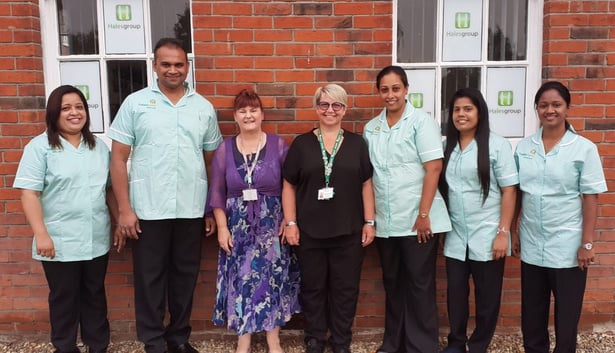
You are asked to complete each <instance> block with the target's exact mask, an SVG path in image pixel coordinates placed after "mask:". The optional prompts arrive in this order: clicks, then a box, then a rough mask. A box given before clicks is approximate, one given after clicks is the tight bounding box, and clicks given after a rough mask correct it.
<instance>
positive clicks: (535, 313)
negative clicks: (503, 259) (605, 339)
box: [521, 262, 587, 353]
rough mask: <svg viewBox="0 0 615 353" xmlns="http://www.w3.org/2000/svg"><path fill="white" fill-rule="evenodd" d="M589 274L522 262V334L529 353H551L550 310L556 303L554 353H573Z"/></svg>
mask: <svg viewBox="0 0 615 353" xmlns="http://www.w3.org/2000/svg"><path fill="white" fill-rule="evenodd" d="M586 281H587V270H585V271H583V270H581V269H580V268H578V267H572V268H547V267H540V266H534V265H530V264H527V263H525V262H521V331H522V333H523V347H524V348H525V352H526V353H549V328H548V326H549V306H550V304H551V293H553V301H554V303H555V307H554V309H555V310H554V313H555V315H554V316H555V350H554V351H553V353H574V352H576V347H577V326H578V324H579V318H580V317H581V309H582V306H583V295H584V293H585V283H586Z"/></svg>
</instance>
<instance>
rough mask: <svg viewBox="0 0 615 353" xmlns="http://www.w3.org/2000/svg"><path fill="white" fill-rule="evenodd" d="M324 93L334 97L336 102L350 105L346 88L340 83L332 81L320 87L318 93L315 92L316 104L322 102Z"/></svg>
mask: <svg viewBox="0 0 615 353" xmlns="http://www.w3.org/2000/svg"><path fill="white" fill-rule="evenodd" d="M323 94H326V95H328V96H329V97H331V98H333V99H334V100H335V101H336V102H339V103H342V104H344V105H345V106H346V107H347V106H348V93H346V90H345V89H344V88H343V87H342V86H340V85H337V84H335V83H330V84H328V85H326V86H323V87H318V89H316V93H314V106H317V105H318V103H320V99H321V98H322V95H323Z"/></svg>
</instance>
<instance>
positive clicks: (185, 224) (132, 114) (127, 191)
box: [108, 38, 222, 353]
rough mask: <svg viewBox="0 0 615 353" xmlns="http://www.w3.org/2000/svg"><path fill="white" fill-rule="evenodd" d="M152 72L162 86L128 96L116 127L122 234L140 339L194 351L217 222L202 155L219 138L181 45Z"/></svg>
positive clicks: (168, 50) (152, 347)
mask: <svg viewBox="0 0 615 353" xmlns="http://www.w3.org/2000/svg"><path fill="white" fill-rule="evenodd" d="M153 68H154V71H155V72H156V75H157V81H156V82H155V83H154V84H153V85H152V86H150V87H146V88H144V89H142V90H140V91H137V92H135V93H133V94H131V95H130V96H128V97H127V98H126V100H125V101H124V102H123V103H122V106H121V107H120V110H119V111H118V113H117V115H116V117H115V120H114V121H113V123H112V124H111V129H110V131H109V134H108V136H109V137H110V138H111V139H112V140H113V145H112V152H111V176H112V181H113V187H114V192H115V194H116V198H117V199H118V207H119V211H120V212H119V213H120V215H119V220H118V222H119V226H120V229H121V232H122V234H124V235H125V236H126V237H129V238H132V239H135V241H134V242H133V243H132V251H133V264H134V287H135V313H136V323H137V337H138V338H139V340H140V341H142V342H143V343H144V344H145V351H146V352H147V353H163V352H167V351H168V352H170V353H183V352H188V353H194V352H197V350H196V349H194V348H193V347H192V346H191V345H190V343H189V342H188V339H189V337H190V332H191V327H190V314H191V311H192V298H193V293H194V287H195V285H196V280H197V276H198V272H199V267H200V259H201V239H202V236H203V233H206V234H207V235H210V234H212V233H213V232H214V230H215V229H214V228H215V224H214V223H213V219H211V218H209V217H208V218H205V220H204V213H205V202H206V198H207V175H206V171H205V158H204V152H203V151H205V154H209V153H211V151H214V150H215V149H216V148H217V147H218V145H219V144H220V143H221V142H222V137H221V135H220V129H219V128H218V123H217V119H216V113H215V110H214V108H213V106H212V105H211V103H210V102H209V101H207V100H206V99H205V98H203V97H202V96H201V95H199V94H198V93H196V92H195V91H194V89H193V88H192V87H190V86H189V85H188V84H187V83H186V82H185V80H186V75H187V73H188V69H189V63H188V59H187V55H186V52H185V51H184V49H182V46H181V42H179V41H177V40H175V39H170V38H163V39H161V40H160V41H159V42H158V43H157V44H156V47H155V50H154V62H153ZM131 152H132V156H131V158H130V174H129V173H128V171H127V169H128V168H127V162H128V157H129V156H130V154H131ZM203 228H206V229H205V230H204V229H203ZM165 300H166V302H165ZM167 304H168V309H169V322H168V325H167V326H166V327H165V324H164V316H165V310H166V305H167Z"/></svg>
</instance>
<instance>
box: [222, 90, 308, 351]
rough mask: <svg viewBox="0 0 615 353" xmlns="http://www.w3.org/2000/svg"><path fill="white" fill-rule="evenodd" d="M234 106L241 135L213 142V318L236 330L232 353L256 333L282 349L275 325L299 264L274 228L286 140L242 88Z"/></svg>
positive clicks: (290, 307) (288, 308)
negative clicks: (266, 124) (216, 251)
mask: <svg viewBox="0 0 615 353" xmlns="http://www.w3.org/2000/svg"><path fill="white" fill-rule="evenodd" d="M233 110H234V114H233V115H234V117H235V121H236V122H237V125H238V127H239V134H238V135H237V136H234V137H231V138H228V139H226V140H225V141H224V143H223V144H222V145H221V146H220V147H219V148H218V150H217V151H216V153H215V155H214V160H213V163H212V171H211V186H210V206H211V208H212V209H213V212H214V217H215V218H216V223H217V226H218V243H219V245H220V256H219V261H218V277H217V285H216V287H217V288H216V304H215V308H214V317H213V321H214V324H216V325H223V324H224V323H225V322H226V323H227V326H228V328H229V329H232V330H234V331H235V332H237V334H238V336H239V337H238V340H237V351H236V352H237V353H246V352H249V351H250V339H251V334H252V333H254V332H260V331H266V332H267V345H268V346H269V352H270V353H282V352H283V350H282V348H281V347H280V340H279V332H280V326H283V325H284V324H285V323H286V322H288V321H289V320H290V318H291V316H292V314H293V313H296V312H299V302H298V299H297V296H298V291H299V268H298V265H297V263H296V260H295V258H294V256H293V254H292V253H291V250H290V246H289V245H288V244H286V242H285V241H284V237H283V236H281V235H282V231H281V229H280V225H281V224H282V222H283V221H282V218H283V215H282V202H281V192H282V174H281V167H282V163H283V161H284V158H285V157H286V152H287V151H288V146H287V145H286V143H285V142H284V140H283V139H282V138H280V137H279V136H277V135H274V134H266V133H264V132H263V131H262V129H261V123H262V121H263V118H264V112H263V108H262V103H261V100H260V98H259V97H258V95H257V94H256V93H254V92H252V91H248V90H242V91H241V92H240V93H239V94H238V95H237V96H236V97H235V102H234V106H233Z"/></svg>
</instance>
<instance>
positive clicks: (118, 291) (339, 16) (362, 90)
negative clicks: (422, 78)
mask: <svg viewBox="0 0 615 353" xmlns="http://www.w3.org/2000/svg"><path fill="white" fill-rule="evenodd" d="M192 3H193V26H194V52H195V57H196V60H195V62H196V65H195V66H196V81H197V90H198V91H199V92H200V93H202V94H203V95H205V96H206V97H208V98H209V99H210V100H211V101H212V102H213V104H214V105H215V106H216V108H217V109H218V116H219V120H220V125H221V128H222V130H223V132H224V133H225V134H232V133H234V132H235V126H234V124H233V122H232V114H231V103H232V97H233V96H234V94H236V93H237V92H238V91H239V90H240V89H241V88H244V87H251V88H254V89H256V90H257V91H258V92H259V94H261V96H262V98H263V101H264V104H265V107H266V122H265V124H264V125H265V129H266V130H267V131H270V132H275V133H279V134H281V135H284V136H286V137H287V138H288V139H289V140H291V139H292V137H293V136H294V135H295V134H297V133H301V132H305V131H307V130H308V129H310V128H311V127H312V126H314V119H315V113H314V111H313V109H312V102H311V99H312V95H313V93H314V90H315V88H316V87H317V86H319V85H322V84H323V83H327V82H337V83H342V85H343V86H344V87H345V88H346V89H347V90H348V92H349V93H350V106H351V110H350V112H349V114H348V115H347V117H346V119H345V123H344V124H345V127H346V128H348V129H350V130H355V131H361V128H362V126H363V124H364V123H365V121H366V120H368V119H369V118H371V117H372V116H374V115H375V114H376V113H377V112H378V111H379V107H380V102H379V98H377V97H376V96H375V88H374V78H375V75H376V73H377V72H378V70H379V69H380V68H382V67H383V66H386V65H389V64H390V63H391V52H392V30H391V28H392V20H393V19H392V15H391V14H392V2H391V1H390V0H388V1H332V0H322V1H305V2H294V1H268V0H261V1H253V2H243V1H242V2H238V1H223V0H218V1H199V0H194V1H193V2H192ZM544 12H545V16H544V27H545V30H544V51H543V77H542V78H543V79H557V80H562V81H564V82H565V83H567V84H568V85H569V87H570V88H571V89H572V91H573V108H572V109H571V112H570V115H571V121H572V123H573V124H574V126H575V127H576V128H577V129H578V130H579V131H581V133H582V134H583V135H584V136H587V137H589V138H590V139H592V140H593V141H594V142H596V143H597V144H598V145H599V148H600V152H601V154H602V156H603V162H604V167H605V173H606V175H607V178H608V181H609V189H611V190H613V189H615V183H614V179H615V148H613V143H614V142H615V133H614V132H613V128H614V127H615V105H614V103H615V69H614V68H613V67H615V66H614V64H615V41H614V40H613V39H614V38H615V29H613V28H612V23H615V4H614V3H613V2H609V1H572V0H571V1H545V7H544ZM0 21H1V23H2V26H0V42H1V43H2V44H1V48H2V50H0V153H1V160H0V336H3V335H7V336H11V335H15V336H17V335H24V334H27V335H33V334H37V333H38V334H41V336H42V337H46V335H47V331H48V318H47V315H48V314H47V303H46V295H47V287H46V282H45V279H44V277H43V275H42V270H41V266H40V264H39V263H38V262H35V261H33V260H32V259H31V257H30V246H31V231H30V228H29V226H27V225H26V222H25V218H24V216H23V213H22V211H21V206H20V203H19V193H18V192H16V191H15V190H13V189H12V188H11V185H12V182H13V176H14V174H15V170H16V168H17V163H18V161H19V158H20V155H21V150H22V149H23V146H24V145H25V144H26V143H27V141H28V140H29V139H30V138H31V137H32V136H35V135H36V134H38V133H40V132H41V131H43V129H44V126H43V124H42V122H43V119H44V113H43V109H44V86H43V82H44V79H43V73H42V60H41V56H42V54H41V45H40V42H41V39H40V23H39V14H38V2H37V1H23V0H21V1H20V0H16V1H0ZM600 204H601V208H600V214H599V217H600V218H599V222H598V232H597V235H596V243H597V244H596V249H597V252H598V253H599V257H598V261H597V264H596V265H595V266H593V267H592V268H591V270H590V272H589V280H588V289H587V293H586V300H585V304H584V312H583V316H582V320H581V322H582V329H583V330H600V329H604V328H610V329H613V327H615V324H614V322H615V318H614V316H615V273H614V271H615V230H614V228H615V218H614V217H615V206H614V204H615V196H614V195H613V193H607V194H604V195H601V196H600ZM127 250H128V251H124V252H123V253H121V254H117V253H112V255H111V262H110V265H109V273H108V276H107V284H108V286H107V288H108V292H107V295H108V298H109V316H110V319H111V324H112V329H113V333H114V335H115V337H125V338H134V336H135V334H134V320H133V301H132V294H133V291H132V285H131V283H132V265H131V256H130V249H127ZM216 256H217V253H216V241H215V239H213V238H208V239H206V240H205V243H204V246H203V261H202V265H201V269H202V271H201V276H200V278H199V282H198V286H197V290H196V296H195V306H194V312H193V319H194V321H193V323H194V329H195V330H196V331H197V332H200V333H203V332H211V331H210V329H212V328H213V327H212V324H211V321H210V318H211V309H212V306H213V296H214V292H215V267H216V261H217V260H216ZM438 264H439V268H438V271H439V272H438V288H439V291H438V302H439V304H440V309H441V310H440V315H441V317H440V322H441V324H442V326H445V324H446V308H445V291H444V289H445V286H446V279H445V275H444V268H443V261H442V258H441V257H440V258H439V262H438ZM504 281H505V288H504V294H503V296H504V297H503V305H502V312H501V318H500V322H499V326H498V330H499V331H500V332H518V331H519V325H520V318H519V312H520V305H519V304H520V293H519V287H520V281H519V261H518V260H516V259H513V258H510V259H508V260H507V265H506V273H505V280H504ZM361 289H362V290H361V294H360V302H359V308H358V311H357V319H356V327H357V329H359V330H363V331H365V330H366V329H367V328H381V327H382V324H383V312H384V308H383V305H384V300H383V294H384V293H383V290H382V285H381V283H380V270H379V262H378V257H377V253H376V251H375V248H374V247H373V246H372V247H370V248H369V249H368V251H367V257H366V260H365V263H364V269H363V274H362V282H361ZM300 326H301V322H300V318H299V320H295V322H294V323H293V324H291V327H295V328H297V327H300ZM443 330H445V327H443ZM214 332H217V333H223V332H224V331H222V330H217V331H214Z"/></svg>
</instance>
